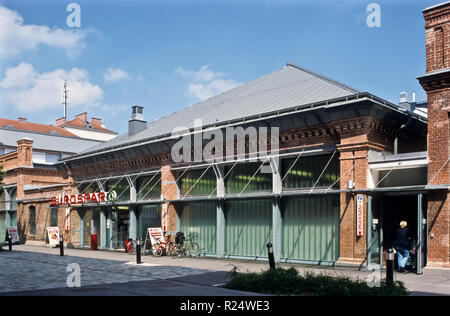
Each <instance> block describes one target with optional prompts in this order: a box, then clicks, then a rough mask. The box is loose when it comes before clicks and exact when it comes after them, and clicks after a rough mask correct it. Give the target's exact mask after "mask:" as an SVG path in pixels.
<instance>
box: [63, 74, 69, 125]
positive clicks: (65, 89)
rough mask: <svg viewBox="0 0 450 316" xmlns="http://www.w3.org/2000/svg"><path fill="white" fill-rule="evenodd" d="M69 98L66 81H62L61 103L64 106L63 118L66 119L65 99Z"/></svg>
mask: <svg viewBox="0 0 450 316" xmlns="http://www.w3.org/2000/svg"><path fill="white" fill-rule="evenodd" d="M68 96H69V90H67V80H64V92H63V102H62V104H64V118H66V119H67V98H68Z"/></svg>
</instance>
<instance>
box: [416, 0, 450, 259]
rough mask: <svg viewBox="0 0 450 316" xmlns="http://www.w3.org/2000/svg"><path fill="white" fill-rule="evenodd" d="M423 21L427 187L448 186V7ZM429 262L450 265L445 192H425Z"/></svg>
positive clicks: (426, 14) (448, 207)
mask: <svg viewBox="0 0 450 316" xmlns="http://www.w3.org/2000/svg"><path fill="white" fill-rule="evenodd" d="M423 14H424V18H425V21H426V24H425V30H426V66H427V67H426V75H425V76H423V77H421V78H419V82H420V84H421V85H422V87H423V88H424V90H425V91H426V92H427V96H428V158H429V164H428V184H429V185H439V184H443V185H448V184H449V183H450V164H449V161H448V159H449V156H450V151H449V148H450V137H449V134H450V121H449V116H450V69H449V68H450V4H449V3H444V4H442V5H438V6H435V7H432V8H430V9H427V10H425V11H424V12H423ZM427 217H428V236H427V242H428V247H427V249H428V263H429V265H448V266H450V245H449V244H450V238H449V235H450V234H449V231H450V198H449V194H448V190H438V191H430V192H429V193H428V215H427Z"/></svg>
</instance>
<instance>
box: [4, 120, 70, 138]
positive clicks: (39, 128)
mask: <svg viewBox="0 0 450 316" xmlns="http://www.w3.org/2000/svg"><path fill="white" fill-rule="evenodd" d="M0 128H8V129H12V130H17V131H30V132H36V133H43V134H50V135H51V134H53V135H56V134H57V135H63V136H72V137H77V135H74V134H72V133H71V132H68V131H66V130H64V129H62V128H61V127H58V126H53V125H45V124H38V123H30V122H25V121H16V120H8V119H2V118H0Z"/></svg>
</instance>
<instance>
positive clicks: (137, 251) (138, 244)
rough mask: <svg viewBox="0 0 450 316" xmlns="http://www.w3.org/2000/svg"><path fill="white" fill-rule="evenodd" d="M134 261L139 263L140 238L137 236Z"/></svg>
mask: <svg viewBox="0 0 450 316" xmlns="http://www.w3.org/2000/svg"><path fill="white" fill-rule="evenodd" d="M136 263H137V264H140V263H141V240H140V239H139V238H137V239H136Z"/></svg>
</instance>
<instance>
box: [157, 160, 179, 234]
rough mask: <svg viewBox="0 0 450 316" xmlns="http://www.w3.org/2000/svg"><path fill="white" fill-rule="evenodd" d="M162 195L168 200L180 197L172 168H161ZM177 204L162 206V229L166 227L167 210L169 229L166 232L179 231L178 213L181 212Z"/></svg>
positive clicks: (164, 204)
mask: <svg viewBox="0 0 450 316" xmlns="http://www.w3.org/2000/svg"><path fill="white" fill-rule="evenodd" d="M161 194H162V195H163V196H164V198H165V199H166V200H176V199H178V197H179V190H178V184H177V183H176V176H175V173H174V172H173V171H172V170H171V168H170V166H163V167H161ZM176 206H177V207H178V208H179V206H178V205H176V203H170V202H165V203H163V205H162V212H161V221H162V223H161V227H163V228H164V226H165V219H164V214H163V213H165V210H167V227H166V231H169V232H175V231H177V211H178V212H181V210H180V209H177V207H176Z"/></svg>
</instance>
